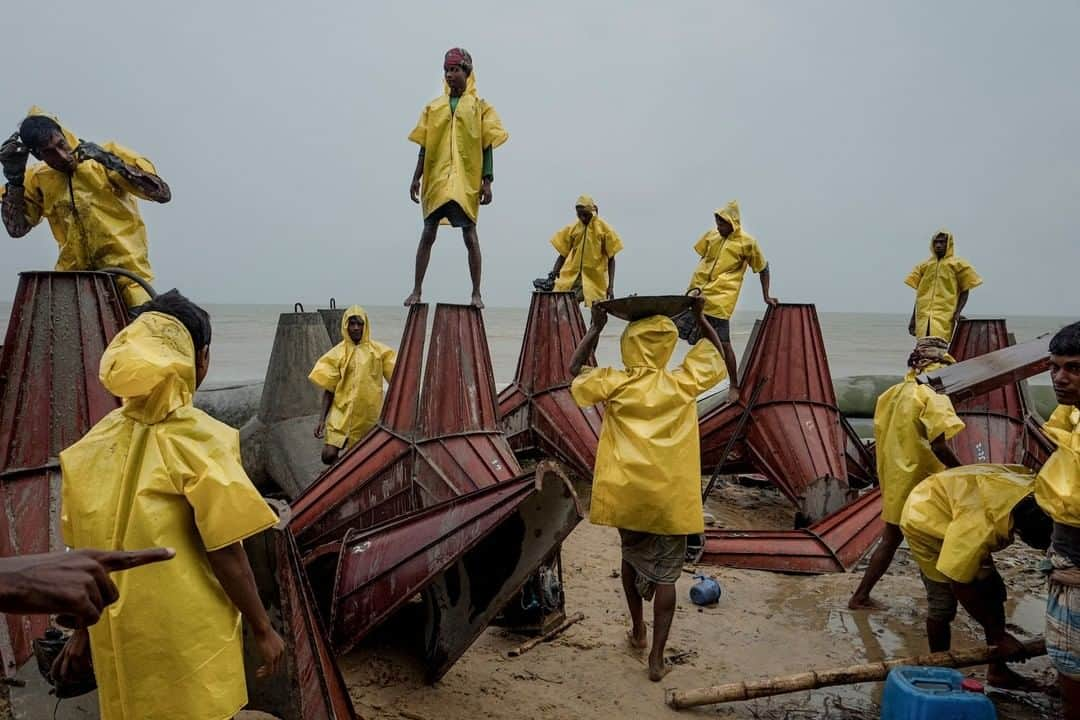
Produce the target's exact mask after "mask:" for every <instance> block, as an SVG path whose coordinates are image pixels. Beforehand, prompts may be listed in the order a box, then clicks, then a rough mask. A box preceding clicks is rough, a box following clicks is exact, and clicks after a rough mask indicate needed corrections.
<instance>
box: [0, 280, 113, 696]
mask: <svg viewBox="0 0 1080 720" xmlns="http://www.w3.org/2000/svg"><path fill="white" fill-rule="evenodd" d="M126 324H127V311H126V310H125V308H124V304H123V302H122V301H121V300H120V294H119V292H118V291H117V288H116V284H115V282H114V281H113V278H112V276H111V275H109V274H107V273H100V272H24V273H20V275H19V286H18V289H17V290H16V292H15V301H14V303H13V304H12V308H11V320H10V322H9V324H8V329H7V335H6V338H5V340H4V346H3V351H2V352H0V556H4V557H10V556H12V555H29V554H33V553H43V552H49V551H50V550H60V549H62V548H63V543H62V542H61V540H60V537H59V517H58V515H59V505H60V468H59V461H58V456H59V454H60V451H61V450H63V449H64V448H66V447H67V446H69V445H71V444H72V443H74V442H75V441H76V440H78V439H79V438H81V437H82V436H83V435H84V434H86V432H87V431H88V430H89V429H90V428H91V427H93V425H94V423H96V422H97V421H98V420H100V419H101V418H102V417H104V416H105V415H106V414H108V413H109V412H111V411H112V410H114V409H116V408H118V407H120V401H119V400H117V399H116V398H115V397H113V396H112V395H111V394H109V392H108V391H107V390H105V388H104V387H103V386H102V385H101V382H100V381H99V380H98V367H99V364H100V361H101V354H102V353H103V352H104V351H105V348H106V346H107V345H108V344H109V342H110V341H111V340H112V339H113V337H114V336H115V335H116V333H118V332H119V331H120V330H121V329H122V328H123V327H124V326H125V325H126ZM47 627H48V617H47V616H45V615H37V616H22V615H7V616H6V628H5V629H4V630H5V631H4V632H0V659H2V661H3V672H4V673H5V674H6V675H11V674H13V673H14V672H15V670H16V667H17V666H18V665H21V664H22V663H23V662H25V661H26V660H27V659H28V658H29V657H30V655H31V654H32V649H31V645H30V643H31V640H32V639H33V638H34V637H38V636H40V635H42V634H43V633H44V632H45V630H46V628H47Z"/></svg>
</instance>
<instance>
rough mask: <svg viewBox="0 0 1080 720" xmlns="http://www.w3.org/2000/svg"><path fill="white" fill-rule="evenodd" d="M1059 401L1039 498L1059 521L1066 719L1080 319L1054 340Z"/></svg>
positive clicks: (1078, 492) (1070, 692) (1078, 632)
mask: <svg viewBox="0 0 1080 720" xmlns="http://www.w3.org/2000/svg"><path fill="white" fill-rule="evenodd" d="M1050 378H1051V381H1052V382H1053V384H1054V394H1055V395H1056V396H1057V401H1058V403H1059V405H1058V408H1057V410H1055V411H1054V414H1053V415H1051V416H1050V420H1049V421H1048V422H1047V423H1046V425H1045V426H1044V428H1045V430H1046V433H1047V435H1049V436H1050V438H1051V439H1052V440H1053V441H1054V442H1055V443H1056V444H1057V449H1056V450H1055V451H1054V453H1053V455H1051V456H1050V459H1049V460H1047V461H1046V464H1045V465H1043V467H1042V470H1041V471H1040V472H1039V475H1038V478H1037V479H1036V480H1035V499H1036V500H1038V501H1039V505H1040V507H1042V509H1043V510H1045V511H1046V513H1047V514H1048V515H1049V516H1050V517H1051V519H1053V521H1054V531H1053V540H1052V542H1051V546H1050V563H1051V565H1052V567H1053V570H1052V572H1051V573H1050V589H1049V593H1048V596H1047V599H1046V651H1047V654H1048V655H1049V656H1050V659H1051V660H1052V661H1053V663H1054V667H1056V668H1057V671H1058V683H1059V685H1060V687H1061V697H1062V700H1063V701H1064V703H1065V717H1068V718H1074V717H1080V323H1073V324H1072V325H1069V326H1067V327H1065V328H1064V329H1062V330H1061V331H1060V332H1058V333H1057V335H1055V336H1054V338H1053V339H1052V340H1051V341H1050Z"/></svg>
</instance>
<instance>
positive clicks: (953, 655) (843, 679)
mask: <svg viewBox="0 0 1080 720" xmlns="http://www.w3.org/2000/svg"><path fill="white" fill-rule="evenodd" d="M1045 654H1046V643H1045V642H1044V641H1043V639H1042V638H1038V639H1035V640H1030V641H1028V642H1026V643H1024V657H1038V656H1040V655H1045ZM1000 659H1004V658H1001V657H1000V656H999V654H998V652H997V648H996V647H986V646H984V647H979V648H971V649H969V650H947V651H945V652H938V653H930V654H928V655H916V656H913V657H906V658H899V659H896V660H886V661H883V662H876V663H866V664H864V665H849V666H847V667H842V668H831V669H829V670H811V671H809V672H804V673H798V674H795V675H784V676H780V677H773V678H768V679H766V680H757V681H752V682H736V683H728V684H727V685H716V686H713V687H706V688H697V689H694V690H672V691H670V693H669V694H668V705H670V706H671V707H673V708H675V709H676V710H682V709H684V708H690V707H697V706H699V705H711V704H714V703H725V702H732V701H736V700H752V699H753V698H759V697H768V696H770V695H783V694H784V693H792V692H799V691H800V690H813V689H815V688H823V687H831V686H833V685H852V684H854V683H862V682H878V681H881V680H884V679H885V678H886V676H887V675H888V674H889V671H890V670H892V669H893V668H894V667H896V666H898V665H930V666H935V667H953V668H960V667H969V666H971V665H982V664H984V663H987V662H990V661H991V660H1000Z"/></svg>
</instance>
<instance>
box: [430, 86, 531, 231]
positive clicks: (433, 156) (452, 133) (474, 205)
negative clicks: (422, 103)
mask: <svg viewBox="0 0 1080 720" xmlns="http://www.w3.org/2000/svg"><path fill="white" fill-rule="evenodd" d="M509 138H510V135H509V134H508V133H507V132H506V130H505V129H504V128H503V126H502V120H500V119H499V114H498V113H497V112H495V108H494V107H492V106H491V105H490V104H489V103H488V102H487V101H486V100H484V99H483V98H481V97H479V96H478V95H477V94H476V71H475V70H474V71H473V72H471V73H470V74H469V79H468V83H467V84H466V86H465V92H464V93H463V94H462V96H461V98H460V99H459V100H458V104H457V110H455V111H454V112H450V88H449V87H447V86H446V85H445V83H444V88H443V94H442V95H441V96H440V97H437V98H435V99H434V100H432V101H431V102H430V103H428V104H427V106H426V107H425V108H424V109H423V110H422V111H421V112H420V119H419V120H418V121H417V122H416V127H415V128H413V131H412V132H411V133H409V140H411V141H412V142H414V143H416V144H417V145H419V146H420V147H422V148H424V176H423V189H422V192H421V204H422V207H423V211H424V217H427V216H428V215H430V214H431V213H433V212H435V211H436V210H438V209H439V208H440V207H442V206H443V205H445V204H446V203H448V202H450V201H451V200H453V201H454V202H456V203H457V204H458V205H460V206H461V209H462V210H464V211H465V214H466V215H468V216H469V217H470V218H471V219H472V220H473V221H474V222H475V221H476V217H477V215H479V213H480V180H481V177H480V176H481V174H482V172H483V167H484V149H485V148H489V147H490V148H497V147H499V146H500V145H502V144H503V143H504V142H506V141H507V140H508V139H509Z"/></svg>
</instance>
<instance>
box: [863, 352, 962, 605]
mask: <svg viewBox="0 0 1080 720" xmlns="http://www.w3.org/2000/svg"><path fill="white" fill-rule="evenodd" d="M947 350H948V346H947V345H946V343H945V341H944V340H942V339H941V338H935V337H929V338H923V339H921V340H919V341H918V342H917V343H916V344H915V350H913V351H912V353H911V355H909V356H908V362H907V364H908V372H907V375H905V376H904V380H903V382H900V383H898V384H896V385H893V386H892V387H891V388H889V389H888V390H886V391H885V392H883V393H881V395H880V396H879V397H878V400H877V405H876V406H875V407H874V442H875V446H876V448H877V449H876V452H875V455H876V457H877V474H878V481H879V482H880V483H881V500H882V505H881V519H882V520H884V521H885V532H884V533H883V534H882V536H881V542H880V543H878V546H877V549H875V550H874V554H873V555H871V556H870V563H869V565H867V568H866V574H865V575H863V579H862V582H860V583H859V587H858V588H856V590H855V592H854V594H852V596H851V599H850V600H849V601H848V607H849V608H851V609H852V610H858V609H860V608H871V607H875V606H876V604H875V603H874V602H873V601H872V600H871V599H870V592H871V591H872V590H873V589H874V586H875V585H877V583H878V581H879V580H881V578H882V576H883V575H885V572H886V571H887V570H888V569H889V565H891V564H892V560H893V556H894V555H896V549H897V548H898V547H900V543H901V542H902V541H903V539H904V534H903V533H902V532H901V531H900V514H901V513H902V512H903V510H904V503H905V502H906V501H907V497H908V494H909V493H910V492H911V490H912V488H914V487H915V486H916V485H918V484H919V483H920V482H922V481H923V480H924V479H925V478H927V477H928V476H930V475H933V474H934V473H936V472H941V471H942V470H944V469H946V468H952V467H957V466H958V465H960V461H959V460H958V459H957V457H956V455H955V454H953V451H952V450H951V449H950V448H949V446H948V445H947V444H946V441H947V440H951V439H952V438H954V437H956V435H957V434H958V433H959V432H960V431H961V430H963V429H964V421H963V420H961V419H960V417H959V416H958V415H957V414H956V410H955V409H954V408H953V404H952V401H951V400H949V398H948V396H946V395H939V394H938V393H936V392H934V391H933V390H932V389H930V388H929V387H927V386H926V385H921V384H919V383H918V382H916V381H915V377H916V376H917V375H919V374H921V373H924V372H930V371H932V370H937V369H938V368H940V367H944V366H946V365H952V364H953V363H954V362H956V361H955V360H954V359H953V357H952V356H951V355H949V353H948V352H947Z"/></svg>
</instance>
